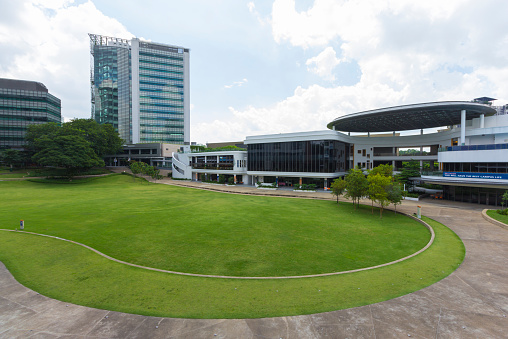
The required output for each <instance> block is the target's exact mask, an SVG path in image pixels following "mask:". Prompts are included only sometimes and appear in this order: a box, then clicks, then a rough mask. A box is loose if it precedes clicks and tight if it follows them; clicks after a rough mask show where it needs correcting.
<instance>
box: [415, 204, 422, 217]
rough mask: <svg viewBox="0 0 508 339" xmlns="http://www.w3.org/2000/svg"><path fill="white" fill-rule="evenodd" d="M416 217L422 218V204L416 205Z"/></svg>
mask: <svg viewBox="0 0 508 339" xmlns="http://www.w3.org/2000/svg"><path fill="white" fill-rule="evenodd" d="M416 217H417V218H418V219H421V218H422V206H418V209H417V213H416Z"/></svg>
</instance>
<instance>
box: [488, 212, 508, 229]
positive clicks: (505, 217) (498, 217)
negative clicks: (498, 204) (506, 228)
mask: <svg viewBox="0 0 508 339" xmlns="http://www.w3.org/2000/svg"><path fill="white" fill-rule="evenodd" d="M487 215H488V216H489V217H491V218H492V219H496V220H497V221H501V222H503V223H505V224H507V225H508V215H502V214H499V213H497V212H496V210H488V211H487Z"/></svg>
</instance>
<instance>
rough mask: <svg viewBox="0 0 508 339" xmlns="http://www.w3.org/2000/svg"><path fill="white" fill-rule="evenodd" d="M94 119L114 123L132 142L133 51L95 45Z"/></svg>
mask: <svg viewBox="0 0 508 339" xmlns="http://www.w3.org/2000/svg"><path fill="white" fill-rule="evenodd" d="M93 48H94V51H93V55H94V61H93V62H94V88H93V91H94V98H95V110H94V119H95V121H97V122H98V123H100V124H111V125H113V127H114V128H115V130H117V131H118V132H119V134H120V138H122V139H123V140H126V141H129V140H131V114H130V112H131V104H130V95H131V91H130V66H129V65H130V62H129V53H130V52H129V49H128V48H124V47H116V46H101V45H95V46H93Z"/></svg>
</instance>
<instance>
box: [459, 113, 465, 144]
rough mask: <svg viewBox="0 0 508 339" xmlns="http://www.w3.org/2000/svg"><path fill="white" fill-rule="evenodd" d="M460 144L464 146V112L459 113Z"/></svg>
mask: <svg viewBox="0 0 508 339" xmlns="http://www.w3.org/2000/svg"><path fill="white" fill-rule="evenodd" d="M460 144H461V145H465V144H466V110H465V109H463V110H462V111H460Z"/></svg>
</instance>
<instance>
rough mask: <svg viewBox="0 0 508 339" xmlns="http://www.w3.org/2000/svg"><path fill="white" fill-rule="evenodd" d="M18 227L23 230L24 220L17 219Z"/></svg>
mask: <svg viewBox="0 0 508 339" xmlns="http://www.w3.org/2000/svg"><path fill="white" fill-rule="evenodd" d="M19 229H20V230H24V229H25V221H24V220H20V221H19Z"/></svg>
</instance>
